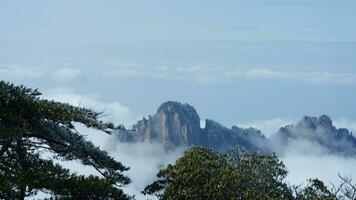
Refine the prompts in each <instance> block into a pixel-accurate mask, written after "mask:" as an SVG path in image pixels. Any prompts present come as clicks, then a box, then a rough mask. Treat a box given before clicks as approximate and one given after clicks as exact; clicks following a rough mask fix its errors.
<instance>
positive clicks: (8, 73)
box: [0, 65, 81, 82]
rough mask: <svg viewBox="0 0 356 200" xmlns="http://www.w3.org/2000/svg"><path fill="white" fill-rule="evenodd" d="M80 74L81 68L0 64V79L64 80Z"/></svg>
mask: <svg viewBox="0 0 356 200" xmlns="http://www.w3.org/2000/svg"><path fill="white" fill-rule="evenodd" d="M80 75H81V70H80V69H78V68H72V67H50V66H46V65H43V66H28V65H0V79H4V80H9V81H14V80H34V79H43V80H46V81H60V82H66V81H71V80H74V79H75V78H78V77H79V76H80Z"/></svg>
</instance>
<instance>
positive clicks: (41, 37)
mask: <svg viewBox="0 0 356 200" xmlns="http://www.w3.org/2000/svg"><path fill="white" fill-rule="evenodd" d="M355 9H356V2H355V1H352V0H339V1H327V0H313V1H309V0H308V1H307V0H285V1H281V0H269V1H268V0H231V1H227V0H225V1H207V0H205V1H200V0H199V1H198V0H197V1H191V0H190V1H187V0H181V1H163V0H157V1H134V0H133V1H118V0H116V1H114V0H107V1H88V0H86V1H83V0H78V1H67V0H62V1H44V0H33V1H16V0H11V1H10V0H2V1H0V44H1V45H0V78H1V79H4V80H8V81H12V82H16V83H22V84H26V85H27V86H30V87H36V88H39V89H40V90H41V91H43V93H44V94H45V95H46V97H50V98H54V99H58V100H63V101H69V102H72V103H74V104H79V103H80V104H81V105H87V106H92V107H95V108H97V109H103V110H106V111H107V112H108V113H109V115H111V116H112V118H111V119H112V120H114V121H115V122H117V123H124V124H130V123H133V122H134V121H135V120H136V119H137V118H139V117H141V116H142V115H147V114H151V113H153V112H155V110H156V108H157V107H158V106H159V105H160V104H161V103H162V102H164V101H166V100H176V101H181V102H188V103H190V104H191V105H193V106H195V107H196V109H197V110H198V112H199V113H200V115H201V117H202V118H212V119H215V120H217V121H220V122H221V123H222V124H224V125H226V126H231V125H233V124H237V123H240V122H256V121H257V122H259V121H266V120H267V121H268V120H271V119H283V120H285V121H288V120H297V119H299V118H301V117H302V116H303V115H313V116H316V115H321V114H324V113H325V114H328V115H330V116H332V117H333V118H334V119H336V120H339V121H343V122H350V123H349V126H353V125H352V122H355V120H356V106H355V103H354V102H355V101H356V94H355V89H356V26H355V25H354V23H355V20H356V13H355V12H354V11H355ZM277 121H278V120H277ZM344 124H345V123H344ZM346 125H347V123H346Z"/></svg>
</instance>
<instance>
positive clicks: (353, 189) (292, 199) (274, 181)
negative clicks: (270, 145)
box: [143, 147, 356, 200]
mask: <svg viewBox="0 0 356 200" xmlns="http://www.w3.org/2000/svg"><path fill="white" fill-rule="evenodd" d="M286 176H287V170H286V167H285V166H284V164H283V163H282V162H281V161H279V160H278V158H277V156H276V155H274V154H272V155H260V154H251V155H249V154H246V153H244V152H240V151H238V150H234V151H230V152H228V153H227V154H220V153H217V152H214V151H212V150H209V149H205V148H201V147H194V148H192V149H190V150H188V151H186V152H185V154H184V156H183V157H181V158H180V159H178V160H177V161H176V163H175V164H174V165H171V164H170V165H168V166H167V167H166V168H165V169H162V170H161V171H159V172H158V174H157V177H158V180H156V181H154V182H153V183H152V184H150V185H148V186H147V187H146V188H145V190H144V191H143V193H144V194H150V195H156V196H157V197H158V198H159V199H161V200H181V199H194V200H206V199H209V200H220V199H224V200H355V199H356V185H354V184H352V180H351V178H345V177H341V176H340V179H341V180H342V183H341V184H340V185H339V186H338V187H335V186H333V187H332V188H331V189H329V188H328V187H327V186H326V185H325V184H324V183H323V182H322V181H320V180H318V179H309V180H308V184H307V185H306V186H304V187H302V186H289V185H287V184H286V183H285V181H284V180H285V178H286Z"/></svg>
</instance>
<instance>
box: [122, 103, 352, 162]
mask: <svg viewBox="0 0 356 200" xmlns="http://www.w3.org/2000/svg"><path fill="white" fill-rule="evenodd" d="M117 138H118V140H119V141H121V142H129V143H135V142H154V143H157V144H160V145H162V147H163V148H165V149H166V150H169V149H174V148H176V147H191V146H203V147H207V148H212V149H214V150H218V151H227V150H231V149H236V148H238V149H242V150H245V151H248V152H262V153H263V152H272V151H275V152H276V151H277V152H278V151H283V148H281V149H276V148H275V144H276V141H277V142H279V143H280V144H282V145H281V146H283V147H287V146H288V144H289V143H290V142H291V141H294V140H300V141H308V142H312V143H317V144H318V145H320V146H322V147H323V148H325V149H326V150H327V151H328V152H330V153H337V154H342V155H347V156H348V155H351V156H356V154H355V153H356V138H355V137H354V136H353V135H352V133H351V132H350V131H349V130H348V129H345V128H336V127H335V126H334V125H333V123H332V120H331V119H330V117H328V116H327V115H322V116H320V117H319V118H316V117H308V116H305V117H303V118H302V119H301V120H300V121H299V122H298V123H297V124H295V125H287V126H284V127H281V128H280V130H279V131H278V132H277V133H276V134H275V135H274V136H273V137H272V138H266V137H265V136H264V134H263V133H262V132H261V131H260V130H257V129H255V128H241V127H237V126H233V127H232V128H226V127H224V126H222V125H221V124H219V123H218V122H216V121H214V120H210V119H206V120H205V127H204V128H201V127H200V117H199V115H198V113H197V111H196V110H195V108H194V107H192V106H191V105H189V104H182V103H179V102H173V101H168V102H165V103H163V104H162V105H161V106H160V107H159V108H158V109H157V112H156V113H155V114H154V115H152V116H151V115H150V116H148V118H145V117H144V118H143V119H142V120H139V121H138V122H137V123H136V124H135V125H134V126H133V130H119V132H118V134H117Z"/></svg>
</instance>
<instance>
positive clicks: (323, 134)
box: [276, 115, 356, 156]
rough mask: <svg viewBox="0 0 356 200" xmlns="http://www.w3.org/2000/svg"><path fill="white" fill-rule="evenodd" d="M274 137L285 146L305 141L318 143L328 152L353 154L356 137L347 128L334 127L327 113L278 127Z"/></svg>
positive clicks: (355, 146) (306, 117)
mask: <svg viewBox="0 0 356 200" xmlns="http://www.w3.org/2000/svg"><path fill="white" fill-rule="evenodd" d="M276 138H278V139H279V140H280V142H281V143H282V144H283V145H284V146H286V145H288V144H289V143H290V142H291V141H296V140H299V141H305V142H312V143H315V144H318V145H320V146H321V147H323V149H325V150H326V151H327V152H328V153H337V154H343V155H347V156H348V155H353V156H354V155H355V153H356V138H355V137H354V136H353V135H352V132H350V131H349V130H348V129H345V128H336V127H335V126H334V125H333V122H332V120H331V119H330V117H329V116H327V115H322V116H320V117H319V118H316V117H308V116H305V117H303V118H302V119H301V120H300V121H299V122H298V123H297V124H295V125H288V126H285V127H282V128H280V130H279V131H278V133H277V134H276Z"/></svg>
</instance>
